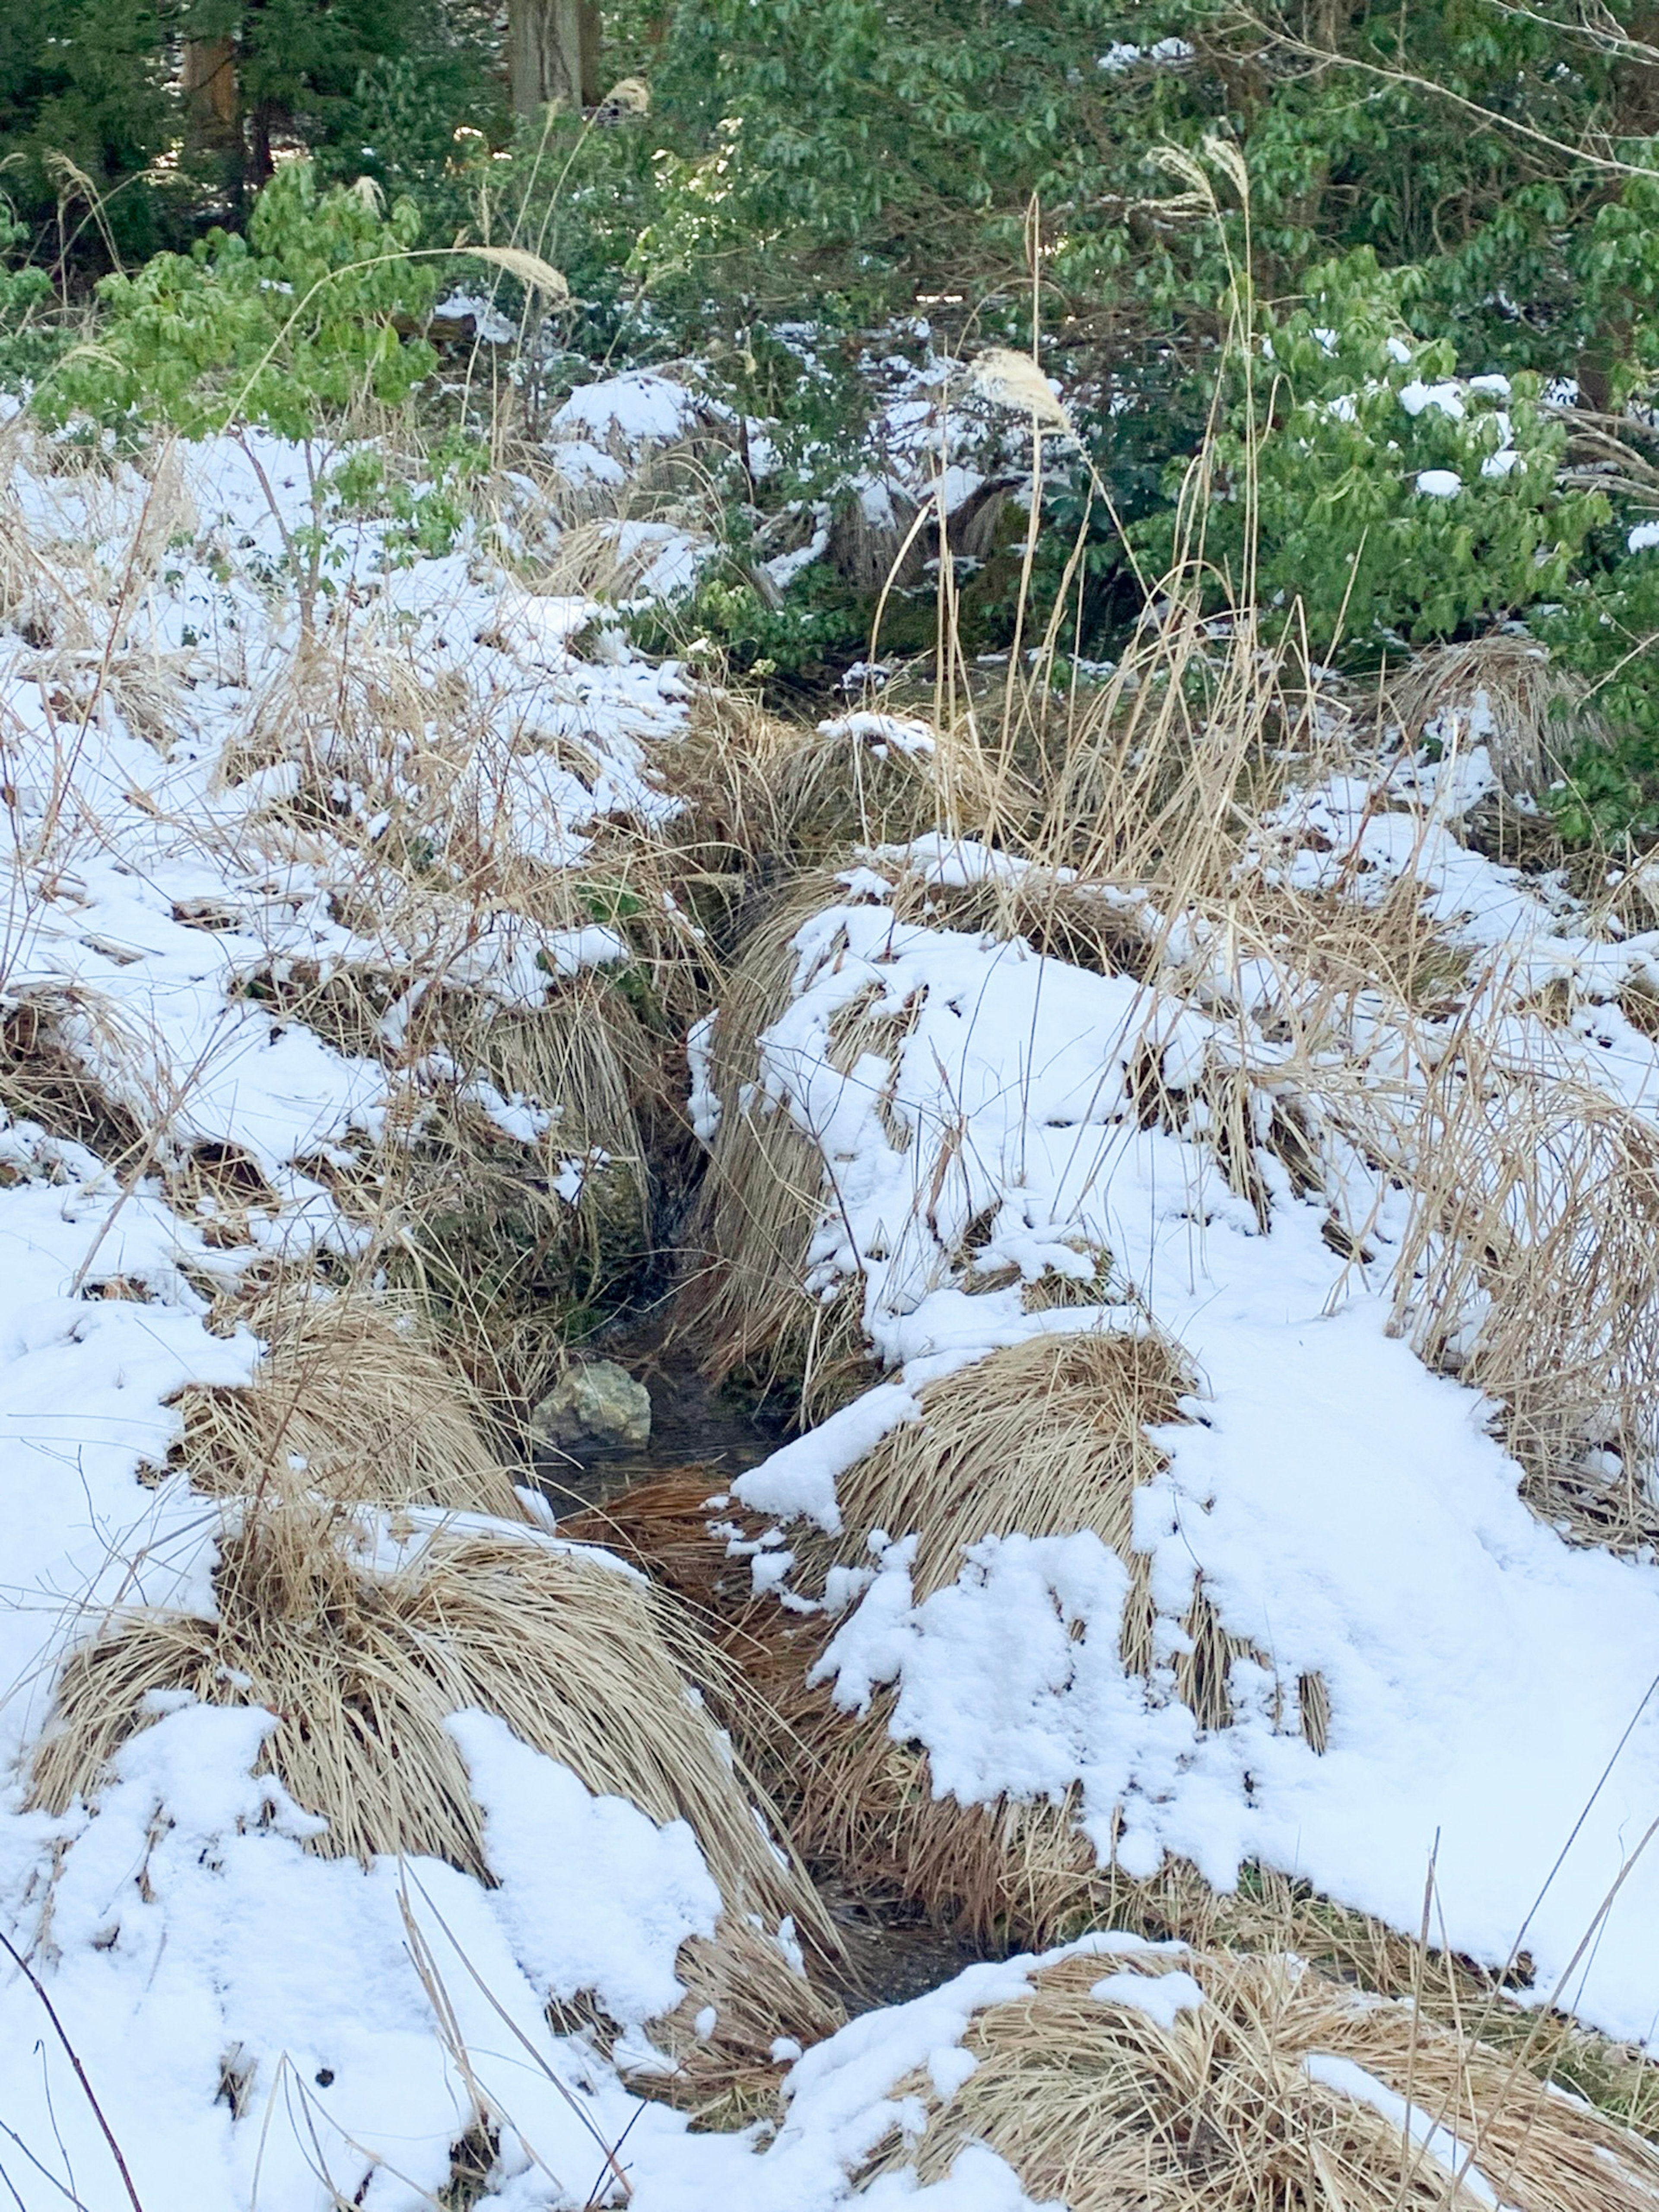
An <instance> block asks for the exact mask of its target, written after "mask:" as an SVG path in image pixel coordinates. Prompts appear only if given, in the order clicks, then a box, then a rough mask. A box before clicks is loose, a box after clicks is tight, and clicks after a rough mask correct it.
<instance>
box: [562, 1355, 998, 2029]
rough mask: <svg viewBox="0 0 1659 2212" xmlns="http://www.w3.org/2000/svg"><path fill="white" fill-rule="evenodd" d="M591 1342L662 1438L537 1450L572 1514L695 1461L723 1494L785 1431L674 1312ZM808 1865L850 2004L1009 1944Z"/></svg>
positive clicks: (892, 1997) (884, 1998) (911, 1991)
mask: <svg viewBox="0 0 1659 2212" xmlns="http://www.w3.org/2000/svg"><path fill="white" fill-rule="evenodd" d="M592 1352H593V1354H594V1356H595V1357H602V1358H606V1359H613V1360H615V1361H616V1362H617V1364H618V1365H619V1366H622V1367H625V1368H626V1369H627V1370H628V1371H629V1374H631V1375H633V1376H635V1377H636V1378H637V1379H638V1380H639V1381H640V1382H641V1383H644V1384H645V1386H646V1388H647V1389H648V1390H649V1391H650V1393H651V1438H650V1442H649V1443H647V1444H646V1445H644V1446H643V1447H637V1446H635V1447H629V1446H614V1445H605V1444H593V1445H590V1446H585V1447H576V1448H574V1449H572V1450H570V1451H568V1452H558V1451H547V1452H544V1453H542V1454H540V1455H538V1458H537V1460H536V1462H535V1468H536V1474H537V1478H538V1483H539V1485H540V1487H541V1489H542V1491H543V1493H544V1496H545V1497H546V1498H547V1499H548V1501H549V1503H550V1504H551V1505H552V1507H553V1510H554V1511H555V1512H556V1514H557V1515H559V1516H560V1517H561V1519H563V1518H564V1517H566V1516H569V1515H571V1514H574V1513H578V1512H581V1511H585V1510H593V1509H603V1508H604V1507H605V1506H606V1505H608V1504H610V1503H611V1501H612V1500H614V1499H616V1498H620V1497H621V1496H623V1493H624V1492H627V1491H629V1490H630V1489H632V1488H634V1487H635V1485H637V1484H641V1483H644V1482H648V1481H652V1480H657V1479H659V1478H660V1477H662V1476H664V1475H668V1474H677V1473H681V1472H683V1471H684V1469H686V1468H694V1467H695V1468H701V1469H704V1470H706V1471H707V1474H708V1488H709V1492H710V1494H711V1495H712V1494H714V1492H718V1491H720V1490H722V1489H725V1488H726V1487H728V1486H729V1485H730V1484H731V1483H732V1481H734V1480H736V1478H737V1477H738V1475H739V1474H742V1473H743V1472H744V1469H745V1468H751V1467H757V1466H758V1465H759V1464H760V1462H761V1461H763V1459H765V1458H766V1457H767V1455H769V1453H770V1452H771V1451H773V1450H774V1449H775V1448H776V1446H777V1445H778V1444H779V1443H781V1442H782V1441H783V1436H784V1431H782V1429H781V1427H780V1426H778V1425H769V1424H767V1423H766V1422H765V1421H764V1420H763V1419H762V1418H760V1417H759V1416H757V1414H756V1413H754V1412H752V1411H751V1410H750V1409H749V1408H748V1407H744V1405H743V1404H741V1403H740V1402H739V1401H738V1399H737V1398H736V1397H735V1396H734V1395H732V1394H731V1393H729V1392H726V1391H722V1390H720V1389H718V1388H716V1387H715V1386H714V1384H712V1383H710V1382H709V1381H708V1378H707V1376H704V1375H703V1374H702V1372H701V1370H700V1369H699V1367H698V1364H697V1361H696V1354H695V1352H694V1350H693V1348H692V1347H691V1346H690V1345H689V1344H688V1343H687V1342H686V1341H685V1340H684V1339H683V1338H679V1337H677V1336H676V1335H675V1334H674V1332H673V1329H672V1326H671V1323H670V1322H667V1321H666V1320H663V1319H659V1320H656V1321H653V1322H649V1323H647V1324H646V1325H645V1326H644V1327H641V1328H633V1329H630V1330H628V1331H626V1332H624V1333H618V1334H607V1335H606V1336H605V1337H604V1338H603V1339H601V1340H596V1341H595V1343H594V1344H593V1346H592ZM807 1869H808V1871H809V1873H810V1874H811V1876H812V1879H813V1881H814V1883H815V1884H816V1886H817V1891H818V1894H819V1895H820V1897H821V1898H822V1899H823V1902H824V1904H825V1905H826V1906H827V1907H828V1908H829V1913H830V1916H831V1917H832V1918H833V1919H834V1921H835V1923H836V1929H837V1930H838V1932H839V1934H840V1936H841V1938H842V1944H843V1945H844V1947H845V1952H846V1956H845V1960H844V1961H843V1964H842V1969H841V1971H840V1972H839V1973H838V1974H836V1975H835V1976H834V1977H829V1976H826V1977H825V1978H826V1979H828V1980H829V1982H830V1985H831V1987H832V1988H833V1989H834V1992H835V1994H836V1996H838V1997H839V1998H840V1999H841V2000H842V2003H843V2004H844V2005H845V2006H846V2007H847V2008H848V2012H849V2013H854V2014H856V2013H861V2012H869V2011H873V2010H874V2009H876V2008H878V2007H879V2006H882V2005H890V2004H902V2003H903V2002H905V2001H906V2000H907V1999H908V1998H910V1997H915V1996H921V1995H922V1994H923V1993H924V1992H925V1991H927V1990H931V1989H935V1988H937V1987H938V1986H939V1984H941V1983H943V1982H946V1981H949V1980H950V1979H951V1977H952V1976H953V1975H955V1974H957V1973H960V1972H961V1971H962V1969H963V1967H964V1966H972V1965H974V1964H975V1963H976V1962H978V1961H980V1960H985V1959H987V1958H995V1957H1001V1956H1006V1953H1004V1952H998V1951H994V1950H987V1948H985V1947H983V1946H982V1945H979V1944H975V1943H972V1942H968V1941H967V1940H966V1939H964V1938H963V1937H962V1936H957V1935H955V1934H953V1933H952V1932H951V1930H950V1929H945V1928H940V1927H939V1926H938V1925H936V1924H935V1923H933V1922H932V1921H930V1920H929V1919H928V1918H927V1916H926V1915H925V1914H924V1913H923V1912H922V1911H921V1909H920V1908H919V1907H918V1906H916V1905H912V1904H908V1903H906V1902H905V1901H903V1900H902V1899H893V1898H890V1897H887V1896H884V1895H883V1894H881V1893H880V1892H879V1891H876V1890H872V1888H871V1887H869V1886H868V1885H867V1884H860V1883H858V1882H856V1881H853V1880H851V1879H849V1877H848V1870H847V1869H845V1868H843V1867H841V1866H837V1865H830V1864H825V1863H822V1862H817V1861H813V1860H810V1859H809V1860H808V1861H807Z"/></svg>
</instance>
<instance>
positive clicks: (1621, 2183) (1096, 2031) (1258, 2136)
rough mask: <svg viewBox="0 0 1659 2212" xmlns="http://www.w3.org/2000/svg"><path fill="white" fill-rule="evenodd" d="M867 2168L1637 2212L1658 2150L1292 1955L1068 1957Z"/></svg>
mask: <svg viewBox="0 0 1659 2212" xmlns="http://www.w3.org/2000/svg"><path fill="white" fill-rule="evenodd" d="M963 2049H964V2051H965V2052H966V2053H967V2054H968V2055H969V2057H972V2059H973V2060H974V2062H975V2063H974V2066H973V2069H972V2070H971V2071H966V2069H964V2072H965V2078H964V2079H963V2080H961V2081H959V2082H958V2083H957V2086H955V2087H952V2088H951V2089H950V2090H949V2091H948V2092H946V2091H945V2089H944V2088H943V2087H941V2083H940V2080H939V2075H938V2073H937V2070H936V2071H935V2073H934V2075H931V2076H930V2075H928V2074H927V2072H926V2070H923V2071H922V2072H921V2073H919V2074H917V2075H915V2077H913V2078H912V2079H911V2080H910V2081H908V2082H907V2083H906V2084H905V2085H903V2088H902V2090H901V2091H900V2092H898V2094H903V2093H907V2092H908V2094H910V2095H911V2096H913V2097H914V2098H915V2100H916V2105H917V2106H919V2108H920V2111H921V2115H922V2116H923V2117H922V2118H921V2124H919V2125H916V2124H912V2125H910V2126H908V2127H903V2128H902V2130H896V2131H895V2134H894V2136H892V2137H891V2138H890V2141H889V2142H888V2143H887V2145H885V2146H884V2148H883V2149H882V2150H881V2151H879V2152H878V2154H877V2156H876V2159H875V2160H874V2161H873V2162H872V2166H873V2171H874V2172H897V2171H901V2170H902V2169H903V2168H905V2167H907V2166H910V2165H912V2164H914V2165H915V2167H916V2169H917V2171H918V2173H919V2175H920V2177H921V2179H922V2180H923V2181H925V2182H926V2181H933V2180H934V2179H940V2178H942V2177H943V2176H944V2175H945V2173H947V2172H949V2170H950V2168H951V2163H952V2161H953V2160H954V2159H955V2158H956V2157H957V2155H958V2154H959V2153H960V2151H961V2150H962V2149H963V2147H964V2146H965V2145H967V2144H968V2143H970V2142H982V2143H986V2144H988V2145H989V2146H990V2148H993V2149H994V2150H996V2151H998V2152H999V2153H1000V2154H1001V2155H1002V2156H1003V2157H1004V2158H1006V2160H1008V2162H1009V2163H1010V2165H1012V2167H1013V2168H1014V2171H1015V2172H1016V2173H1017V2174H1018V2176H1019V2178H1020V2180H1021V2182H1022V2184H1023V2185H1024V2188H1025V2190H1026V2191H1027V2192H1028V2194H1030V2196H1031V2197H1034V2198H1036V2199H1039V2200H1042V2201H1045V2202H1046V2201H1048V2200H1049V2199H1054V2200H1055V2201H1057V2202H1062V2203H1065V2204H1066V2206H1068V2207H1069V2208H1072V2212H1121V2208H1123V2207H1125V2206H1128V2205H1134V2206H1136V2207H1138V2208H1141V2207H1144V2208H1146V2212H1452V2209H1453V2208H1462V2207H1466V2206H1467V2207H1469V2208H1474V2207H1476V2206H1486V2207H1490V2206H1491V2205H1492V2204H1493V2203H1502V2204H1504V2205H1507V2206H1511V2207H1513V2208H1514V2212H1645V2208H1648V2207H1650V2205H1651V2204H1652V2203H1653V2201H1654V2198H1655V2195H1656V2191H1659V2153H1656V2152H1655V2150H1654V2148H1653V2147H1652V2146H1651V2145H1650V2143H1648V2142H1645V2141H1644V2140H1643V2139H1642V2138H1640V2137H1638V2136H1634V2135H1632V2134H1630V2133H1629V2132H1627V2131H1626V2130H1622V2129H1620V2128H1619V2127H1617V2126H1615V2125H1613V2124H1612V2123H1610V2122H1609V2121H1608V2120H1607V2119H1605V2118H1603V2117H1602V2116H1601V2114H1600V2113H1597V2112H1594V2111H1593V2110H1592V2109H1591V2108H1590V2107H1589V2106H1585V2105H1583V2104H1580V2103H1579V2102H1577V2100H1572V2099H1569V2098H1565V2097H1563V2096H1561V2095H1560V2094H1559V2093H1556V2092H1553V2091H1552V2090H1551V2089H1549V2088H1548V2087H1546V2086H1544V2085H1543V2084H1541V2082H1539V2081H1537V2080H1535V2079H1534V2077H1533V2076H1532V2075H1530V2074H1528V2073H1527V2072H1526V2071H1525V2070H1524V2069H1520V2068H1517V2066H1516V2063H1514V2061H1513V2060H1512V2059H1510V2058H1509V2057H1506V2055H1505V2054H1504V2052H1503V2051H1498V2050H1496V2049H1493V2048H1491V2047H1488V2046H1485V2045H1481V2044H1480V2043H1479V2042H1476V2041H1474V2040H1472V2039H1470V2038H1469V2037H1468V2035H1459V2034H1457V2033H1453V2032H1450V2031H1449V2030H1446V2029H1444V2028H1442V2027H1437V2026H1435V2025H1434V2024H1432V2023H1431V2022H1429V2021H1425V2019H1424V2018H1423V2017H1422V2016H1421V2015H1420V2014H1419V2012H1418V2011H1417V2010H1416V2009H1415V2008H1413V2006H1411V2005H1410V2004H1408V2003H1404V2002H1400V2003H1388V2004H1380V2003H1377V2002H1374V2001H1373V2002H1366V2001H1365V2000H1364V1999H1363V1998H1361V1997H1358V1996H1356V1994H1355V1993H1354V1992H1353V1991H1352V1990H1348V1989H1345V1988H1343V1987H1342V1986H1341V1985H1340V1984H1338V1983H1336V1982H1334V1981H1331V1980H1329V1979H1327V1978H1325V1977H1324V1976H1323V1975H1322V1974H1319V1973H1317V1972H1315V1971H1313V1970H1312V1969H1311V1968H1310V1967H1309V1966H1306V1965H1305V1964H1304V1962H1303V1961H1302V1960H1298V1959H1297V1958H1295V1957H1292V1956H1284V1955H1281V1956H1276V1957H1273V1956H1268V1957H1256V1956H1246V1955H1243V1954H1237V1953H1229V1952H1225V1951H1224V1952H1212V1953H1207V1954H1205V1953H1181V1954H1175V1955H1170V1954H1164V1955H1163V1956H1161V1957H1159V1956H1154V1957H1148V1956H1146V1954H1140V1955H1139V1956H1131V1957H1128V1958H1115V1957H1113V1956H1111V1955H1110V1954H1085V1955H1082V1956H1078V1957H1073V1958H1070V1959H1066V1960H1060V1961H1059V1962H1058V1963H1056V1964H1055V1965H1053V1966H1048V1967H1046V1968H1044V1969H1042V1971H1041V1972H1038V1973H1036V1975H1035V1976H1034V1977H1033V1978H1032V1984H1031V1988H1030V1994H1029V1995H1027V1996H1023V1997H1015V1998H1012V1999H1010V2000H1008V2001H1006V2002H1002V2003H1000V2004H995V2005H991V2006H987V2008H985V2009H984V2010H983V2011H981V2012H980V2013H979V2014H977V2015H975V2019H974V2020H973V2021H972V2023H971V2024H970V2026H969V2029H968V2031H967V2033H966V2035H965V2036H964V2038H963Z"/></svg>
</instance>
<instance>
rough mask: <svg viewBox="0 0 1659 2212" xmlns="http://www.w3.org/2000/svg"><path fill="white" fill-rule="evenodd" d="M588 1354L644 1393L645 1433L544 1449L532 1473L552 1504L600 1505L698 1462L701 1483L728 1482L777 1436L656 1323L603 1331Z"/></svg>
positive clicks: (571, 1508)
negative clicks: (704, 1473)
mask: <svg viewBox="0 0 1659 2212" xmlns="http://www.w3.org/2000/svg"><path fill="white" fill-rule="evenodd" d="M592 1353H593V1356H594V1358H603V1359H614V1360H615V1361H616V1362H617V1365H618V1366H620V1367H625V1368H627V1370H628V1371H629V1374H630V1375H632V1376H635V1377H636V1378H637V1379H638V1380H639V1381H640V1382H641V1383H644V1385H645V1387H646V1389H647V1390H648V1391H649V1392H650V1393H651V1439H650V1442H649V1443H647V1444H644V1445H642V1446H641V1445H635V1444H623V1445H606V1444H600V1445H592V1446H586V1447H578V1448H577V1449H574V1450H572V1451H568V1452H567V1451H548V1452H544V1453H543V1454H541V1455H540V1456H539V1457H538V1459H537V1461H536V1477H537V1480H538V1482H539V1484H540V1486H541V1487H542V1490H543V1491H544V1492H545V1494H546V1497H547V1498H548V1501H549V1503H550V1504H551V1506H552V1508H553V1510H554V1511H555V1512H556V1513H558V1514H566V1513H575V1512H580V1510H582V1509H583V1508H584V1507H587V1506H592V1505H605V1504H609V1502H610V1500H611V1498H617V1497H619V1496H620V1495H621V1494H622V1492H623V1491H624V1490H628V1489H630V1488H631V1487H632V1486H633V1485H634V1484H635V1483H636V1482H648V1481H650V1480H652V1479H653V1477H655V1476H659V1475H664V1474H673V1473H674V1471H675V1470H676V1469H677V1468H684V1467H699V1468H707V1469H708V1474H709V1484H708V1486H709V1489H710V1490H711V1491H715V1490H718V1489H720V1486H721V1483H722V1480H732V1481H735V1480H736V1479H737V1477H738V1475H740V1474H742V1473H743V1471H744V1468H750V1467H758V1466H759V1464H760V1462H762V1460H763V1459H764V1458H765V1457H766V1455H767V1454H768V1453H769V1452H770V1451H772V1450H773V1449H775V1447H776V1446H777V1445H778V1444H779V1443H781V1442H782V1437H783V1431H781V1429H780V1428H778V1427H776V1426H775V1425H766V1424H764V1423H763V1422H762V1421H760V1420H758V1419H757V1418H756V1416H755V1415H754V1413H752V1412H751V1411H750V1408H749V1407H746V1406H745V1405H744V1404H743V1403H742V1402H741V1401H739V1400H738V1398H737V1396H736V1395H734V1394H728V1393H726V1392H725V1391H722V1390H720V1389H716V1388H715V1386H714V1384H713V1383H710V1382H709V1381H708V1377H707V1376H705V1375H703V1374H702V1372H701V1371H700V1370H699V1368H698V1365H697V1352H696V1346H695V1345H693V1344H691V1343H690V1342H689V1341H688V1340H686V1339H685V1338H684V1337H681V1336H676V1335H674V1334H672V1333H671V1330H670V1329H669V1328H667V1326H666V1325H665V1324H664V1323H660V1322H658V1323H647V1325H646V1326H645V1327H643V1328H638V1329H634V1330H630V1331H629V1333H628V1334H626V1335H614V1336H611V1335H607V1336H605V1337H604V1338H601V1339H598V1340H595V1342H594V1343H593V1345H592Z"/></svg>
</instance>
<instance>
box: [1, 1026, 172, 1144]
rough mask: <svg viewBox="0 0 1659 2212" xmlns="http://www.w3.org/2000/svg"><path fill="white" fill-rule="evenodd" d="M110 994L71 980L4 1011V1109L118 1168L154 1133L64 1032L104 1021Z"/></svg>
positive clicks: (15, 1117)
mask: <svg viewBox="0 0 1659 2212" xmlns="http://www.w3.org/2000/svg"><path fill="white" fill-rule="evenodd" d="M102 1011H103V1007H102V1001H101V1000H97V999H94V997H93V995H92V994H89V993H87V992H82V991H76V990H74V989H72V988H70V987H64V989H62V990H59V991H52V992H46V991H32V992H31V993H30V994H28V996H27V998H24V999H22V1000H20V1001H18V1003H17V1004H15V1006H11V1007H9V1009H8V1010H7V1011H6V1012H5V1013H4V1015H3V1016H0V1108H3V1109H4V1111H5V1112H6V1114H7V1115H9V1117H10V1119H11V1120H12V1121H33V1122H34V1123H36V1124H37V1125H38V1126H39V1127H40V1128H42V1129H44V1130H45V1131H46V1134H47V1135H48V1136H50V1137H56V1138H57V1139H59V1140H60V1141H62V1140H64V1139H68V1140H69V1141H70V1143H72V1144H77V1145H84V1146H86V1148H87V1150H88V1152H94V1153H95V1154H96V1155H97V1156H98V1158H100V1159H101V1160H102V1161H103V1162H104V1163H105V1164H106V1166H107V1167H110V1168H112V1169H115V1170H119V1169H121V1168H122V1167H124V1166H129V1165H131V1164H132V1163H133V1162H135V1161H136V1160H138V1159H140V1158H143V1155H144V1154H145V1152H147V1150H148V1149H149V1142H150V1139H149V1136H148V1134H147V1133H146V1131H145V1129H144V1127H143V1124H142V1122H141V1121H140V1119H139V1117H138V1116H137V1114H135V1113H134V1112H133V1110H132V1109H131V1108H130V1107H129V1106H128V1105H126V1104H125V1103H124V1102H122V1101H121V1100H119V1099H117V1098H115V1097H112V1096H111V1095H110V1092H109V1090H108V1088H107V1086H106V1085H104V1084H102V1083H100V1082H99V1081H98V1080H97V1079H95V1078H94V1076H93V1075H92V1074H91V1073H89V1071H88V1067H87V1066H86V1062H85V1059H84V1056H83V1055H82V1054H80V1053H77V1052H76V1051H74V1050H72V1049H71V1048H70V1045H69V1044H68V1043H67V1042H65V1036H64V1032H65V1030H71V1033H72V1032H73V1030H76V1029H82V1030H83V1029H84V1028H85V1027H86V1025H87V1024H90V1023H96V1022H97V1021H98V1019H99V1016H100V1013H101V1012H102Z"/></svg>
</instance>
